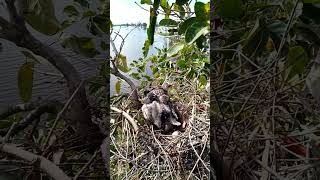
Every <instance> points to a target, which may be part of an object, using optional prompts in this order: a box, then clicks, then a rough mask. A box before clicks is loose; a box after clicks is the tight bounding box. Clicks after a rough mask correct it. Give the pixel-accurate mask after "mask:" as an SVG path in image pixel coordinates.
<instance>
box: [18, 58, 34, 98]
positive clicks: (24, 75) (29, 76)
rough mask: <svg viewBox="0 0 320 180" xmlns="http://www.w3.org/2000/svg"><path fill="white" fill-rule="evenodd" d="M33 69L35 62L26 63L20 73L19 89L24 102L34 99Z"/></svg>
mask: <svg viewBox="0 0 320 180" xmlns="http://www.w3.org/2000/svg"><path fill="white" fill-rule="evenodd" d="M33 68H34V63H33V62H25V63H24V64H23V65H22V66H21V67H20V69H19V72H18V87H19V93H20V97H21V100H22V101H23V102H28V101H29V100H30V99H31V97H32V86H33Z"/></svg>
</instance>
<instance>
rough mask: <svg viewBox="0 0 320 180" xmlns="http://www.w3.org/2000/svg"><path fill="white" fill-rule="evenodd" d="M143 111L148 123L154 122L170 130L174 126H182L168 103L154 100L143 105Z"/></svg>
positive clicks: (159, 126) (161, 127)
mask: <svg viewBox="0 0 320 180" xmlns="http://www.w3.org/2000/svg"><path fill="white" fill-rule="evenodd" d="M141 109H142V113H143V116H144V118H145V119H146V120H147V123H148V124H154V125H155V126H156V127H157V128H159V129H162V130H164V132H168V131H170V130H172V128H173V127H174V126H180V125H181V123H180V122H179V121H178V119H177V118H175V117H174V116H173V114H172V111H171V109H170V107H169V106H168V105H166V104H163V103H159V102H158V101H153V102H152V103H150V104H144V105H143V106H142V108H141Z"/></svg>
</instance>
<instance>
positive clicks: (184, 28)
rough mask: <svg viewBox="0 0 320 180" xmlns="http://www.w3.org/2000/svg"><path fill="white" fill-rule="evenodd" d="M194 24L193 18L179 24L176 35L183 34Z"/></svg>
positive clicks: (194, 19)
mask: <svg viewBox="0 0 320 180" xmlns="http://www.w3.org/2000/svg"><path fill="white" fill-rule="evenodd" d="M195 22H196V18H195V17H191V18H189V19H187V20H185V21H183V22H181V23H180V24H179V27H178V34H180V35H181V34H184V33H185V32H186V31H187V29H188V28H189V27H190V26H191V25H192V24H193V23H195Z"/></svg>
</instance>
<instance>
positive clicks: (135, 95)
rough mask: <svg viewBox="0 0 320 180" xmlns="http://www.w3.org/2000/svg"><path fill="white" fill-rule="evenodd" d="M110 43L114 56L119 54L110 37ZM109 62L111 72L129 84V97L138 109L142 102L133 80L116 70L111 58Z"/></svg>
mask: <svg viewBox="0 0 320 180" xmlns="http://www.w3.org/2000/svg"><path fill="white" fill-rule="evenodd" d="M110 43H111V45H112V47H113V50H114V52H115V54H116V57H117V56H118V55H119V52H118V50H117V48H116V46H115V45H114V42H113V40H112V39H111V38H110ZM111 63H112V68H111V74H113V75H115V76H117V77H119V78H121V79H123V80H124V81H126V82H127V83H128V84H129V86H130V88H131V91H132V93H131V96H130V97H131V100H132V101H133V102H134V104H133V108H136V109H140V108H141V107H142V103H141V101H140V100H139V94H138V89H137V87H136V85H135V84H134V83H133V81H131V79H130V78H128V77H126V76H125V75H123V74H122V73H121V72H120V71H119V70H118V68H117V66H116V64H115V62H114V60H111Z"/></svg>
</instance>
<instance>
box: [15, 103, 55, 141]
mask: <svg viewBox="0 0 320 180" xmlns="http://www.w3.org/2000/svg"><path fill="white" fill-rule="evenodd" d="M59 106H61V104H60V103H59V102H56V101H53V102H50V103H48V104H44V105H41V106H39V107H37V108H36V109H34V110H33V111H31V112H30V113H29V114H28V116H27V117H25V118H24V119H23V120H22V121H20V122H19V123H18V124H16V125H15V126H14V127H13V129H12V131H11V134H10V136H13V135H15V134H17V133H18V132H20V131H22V130H24V129H25V128H26V127H28V126H29V125H30V124H31V123H32V122H33V121H34V120H36V119H39V118H40V116H41V115H42V114H44V113H57V112H58V109H60V107H59Z"/></svg>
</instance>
